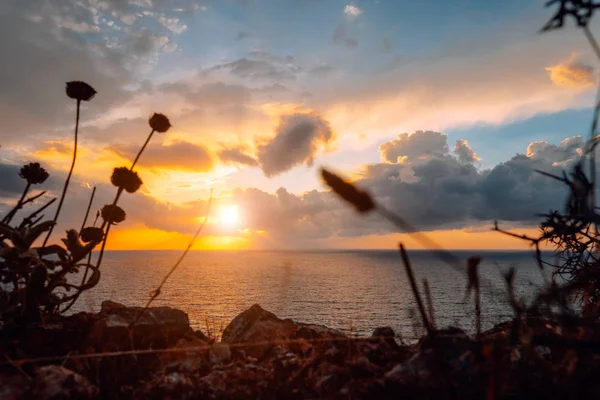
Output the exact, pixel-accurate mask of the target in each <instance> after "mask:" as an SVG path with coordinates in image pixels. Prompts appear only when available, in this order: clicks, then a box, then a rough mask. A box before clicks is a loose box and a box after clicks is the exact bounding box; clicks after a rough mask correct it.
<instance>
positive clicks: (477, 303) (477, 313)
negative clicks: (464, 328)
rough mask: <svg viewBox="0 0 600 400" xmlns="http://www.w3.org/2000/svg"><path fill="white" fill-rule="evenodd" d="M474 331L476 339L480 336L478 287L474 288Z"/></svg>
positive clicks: (479, 291)
mask: <svg viewBox="0 0 600 400" xmlns="http://www.w3.org/2000/svg"><path fill="white" fill-rule="evenodd" d="M475 330H476V332H477V338H479V337H480V336H481V290H480V289H479V285H477V286H476V287H475Z"/></svg>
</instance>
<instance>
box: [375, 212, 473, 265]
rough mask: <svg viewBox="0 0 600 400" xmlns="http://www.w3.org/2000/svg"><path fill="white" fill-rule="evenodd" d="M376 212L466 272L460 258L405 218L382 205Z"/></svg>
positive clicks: (449, 263)
mask: <svg viewBox="0 0 600 400" xmlns="http://www.w3.org/2000/svg"><path fill="white" fill-rule="evenodd" d="M376 210H377V212H378V213H379V214H380V215H381V216H383V217H384V218H386V219H387V220H389V221H390V222H392V223H393V224H394V225H396V226H397V227H399V228H400V229H402V230H403V231H405V232H407V233H410V234H411V235H412V237H413V238H414V239H415V240H416V241H417V242H419V243H420V244H421V245H423V246H425V247H427V248H429V249H431V251H432V252H433V253H434V254H435V255H436V256H437V257H438V258H440V259H441V260H442V261H444V262H446V263H447V264H448V265H450V266H451V267H453V268H454V269H456V270H457V271H459V272H461V273H462V272H464V270H463V268H461V267H462V263H461V261H460V259H459V258H458V257H456V256H455V255H454V254H452V253H450V252H449V251H447V250H444V248H443V247H442V246H441V245H439V244H438V243H436V242H434V241H433V240H431V239H429V237H427V236H426V235H424V234H423V233H421V232H420V231H419V230H418V229H417V228H416V227H414V226H413V225H411V224H410V223H408V222H407V221H406V220H405V219H404V218H402V217H400V216H399V215H396V214H394V213H392V212H391V211H389V210H387V209H386V208H385V207H383V206H382V205H380V204H378V205H377V207H376Z"/></svg>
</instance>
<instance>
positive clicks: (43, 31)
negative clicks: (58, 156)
mask: <svg viewBox="0 0 600 400" xmlns="http://www.w3.org/2000/svg"><path fill="white" fill-rule="evenodd" d="M193 3H196V2H193V1H191V0H177V1H172V2H169V1H164V0H157V1H135V2H127V1H121V0H111V1H97V0H62V1H59V2H44V1H34V2H10V3H8V4H6V5H3V7H2V11H1V12H0V35H1V36H2V37H3V38H5V39H6V40H2V41H1V42H0V52H2V54H10V55H11V56H10V57H6V58H5V59H4V61H3V62H2V64H1V65H0V86H2V92H1V93H0V125H2V126H3V128H4V129H3V132H10V135H9V134H6V133H0V135H1V138H2V141H3V144H4V145H7V144H9V143H10V142H15V141H17V140H19V139H21V138H22V137H23V135H27V136H35V135H43V134H48V133H49V131H51V130H53V129H56V130H58V131H62V130H63V129H64V128H65V125H66V124H67V122H66V121H71V119H72V118H71V116H72V110H71V109H70V107H69V105H71V104H72V103H71V102H70V101H69V99H68V98H67V97H66V96H65V95H64V83H65V82H66V81H69V80H73V79H77V80H84V81H86V82H88V83H90V84H91V85H92V86H94V87H95V88H96V89H97V90H98V95H97V96H96V98H95V99H94V100H93V105H86V106H85V107H84V110H83V113H82V118H83V122H84V123H87V122H89V121H93V120H94V119H96V118H97V117H99V116H101V115H104V114H105V113H106V112H108V111H110V110H118V109H119V107H120V106H122V105H123V104H124V103H126V102H127V101H130V100H131V99H132V98H133V97H134V96H135V90H132V89H131V88H132V86H135V84H136V83H138V79H140V77H142V76H144V74H145V73H146V72H148V71H149V70H150V69H152V68H153V66H154V65H155V64H156V62H157V60H158V59H159V57H161V56H162V55H163V54H165V53H168V52H172V51H173V50H174V49H175V48H176V44H175V43H174V38H175V36H177V35H178V32H179V31H180V30H181V29H178V28H177V26H179V27H181V23H180V22H177V21H178V20H177V18H178V17H176V16H175V14H176V11H175V10H176V9H182V10H184V11H185V12H188V13H191V12H193V11H194V4H193ZM68 124H69V125H70V124H71V123H70V122H69V123H68ZM49 127H52V128H49Z"/></svg>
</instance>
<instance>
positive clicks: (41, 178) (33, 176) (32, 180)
mask: <svg viewBox="0 0 600 400" xmlns="http://www.w3.org/2000/svg"><path fill="white" fill-rule="evenodd" d="M19 176H20V177H21V178H23V179H25V180H26V181H27V183H28V184H30V185H37V184H39V183H44V182H45V181H46V179H48V177H49V176H50V175H49V174H48V172H47V171H46V170H45V169H44V168H42V166H41V165H40V163H37V162H36V163H29V164H26V165H24V166H23V167H22V168H21V171H20V172H19Z"/></svg>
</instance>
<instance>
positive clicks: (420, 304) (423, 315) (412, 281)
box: [399, 243, 433, 336]
mask: <svg viewBox="0 0 600 400" xmlns="http://www.w3.org/2000/svg"><path fill="white" fill-rule="evenodd" d="M399 247H400V257H402V261H403V263H404V269H405V270H406V275H407V276H408V282H409V283H410V288H411V290H412V292H413V294H414V296H415V301H416V302H417V307H418V308H419V313H420V314H421V320H422V321H423V326H424V327H425V329H427V334H428V335H430V336H431V335H432V334H433V330H432V329H431V324H430V323H429V320H428V319H427V314H426V313H425V307H424V306H423V301H422V300H421V295H420V294H419V288H418V287H417V282H416V281H415V276H414V274H413V270H412V267H411V265H410V260H409V259H408V254H407V253H406V249H405V248H404V245H403V244H402V243H400V245H399Z"/></svg>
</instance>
